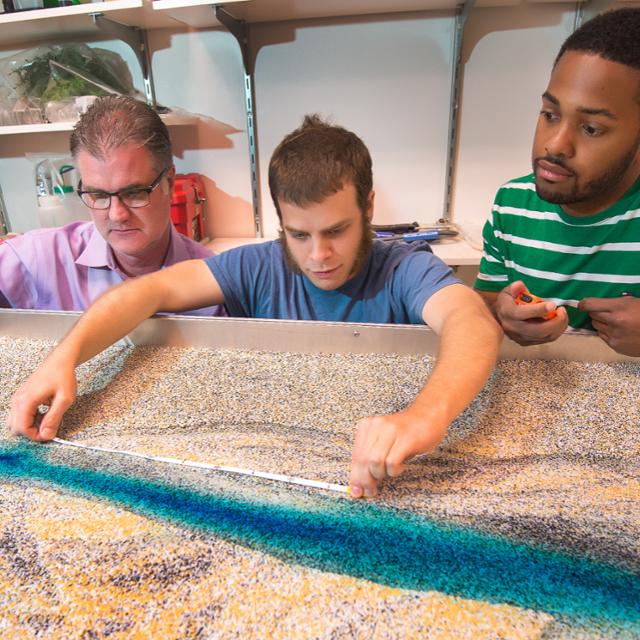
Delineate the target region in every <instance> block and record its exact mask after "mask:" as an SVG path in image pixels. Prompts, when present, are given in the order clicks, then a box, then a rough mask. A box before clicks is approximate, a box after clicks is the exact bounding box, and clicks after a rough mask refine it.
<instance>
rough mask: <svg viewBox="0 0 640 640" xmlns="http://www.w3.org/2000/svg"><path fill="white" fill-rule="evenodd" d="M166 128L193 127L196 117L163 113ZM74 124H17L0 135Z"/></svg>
mask: <svg viewBox="0 0 640 640" xmlns="http://www.w3.org/2000/svg"><path fill="white" fill-rule="evenodd" d="M160 117H161V118H162V120H163V122H164V123H165V124H166V125H167V127H178V126H185V125H193V124H196V123H197V122H198V117H197V116H194V115H191V114H187V113H183V112H181V113H165V114H162V115H161V116H160ZM75 124H76V123H75V122H51V123H46V124H18V125H5V126H0V135H15V134H23V133H55V132H56V131H71V130H72V129H73V127H74V126H75Z"/></svg>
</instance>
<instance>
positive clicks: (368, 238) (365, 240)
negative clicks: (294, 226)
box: [278, 214, 373, 280]
mask: <svg viewBox="0 0 640 640" xmlns="http://www.w3.org/2000/svg"><path fill="white" fill-rule="evenodd" d="M278 235H279V237H280V243H281V244H282V251H283V253H284V259H285V262H286V264H287V267H288V268H289V269H290V270H291V271H293V273H298V274H300V275H304V274H303V273H302V269H301V268H300V267H299V265H298V263H297V262H296V260H295V258H294V257H293V255H292V254H291V251H289V245H288V244H287V236H286V234H285V233H284V231H283V230H282V229H280V231H279V232H278ZM372 246H373V229H372V228H371V220H369V218H368V216H366V215H364V214H363V215H362V237H361V238H360V245H359V246H358V251H357V254H356V259H355V262H354V263H353V268H352V269H351V273H350V274H349V278H348V279H349V280H350V279H351V278H353V276H355V275H356V274H357V273H359V272H360V270H361V269H362V267H363V266H364V264H365V262H366V261H367V260H368V259H369V255H370V254H371V248H372Z"/></svg>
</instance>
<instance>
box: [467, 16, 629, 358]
mask: <svg viewBox="0 0 640 640" xmlns="http://www.w3.org/2000/svg"><path fill="white" fill-rule="evenodd" d="M532 161H533V173H532V174H530V175H528V176H525V177H523V178H518V179H516V180H512V181H511V182H509V183H507V184H505V185H503V186H502V187H501V188H500V190H499V191H498V194H497V196H496V199H495V203H494V206H493V210H492V215H491V218H490V220H489V221H488V222H487V223H486V225H485V228H484V234H483V235H484V254H483V258H482V262H481V264H480V272H479V274H478V279H477V281H476V284H475V287H476V289H477V290H478V292H479V293H480V295H481V296H482V297H483V298H484V300H485V301H486V302H487V304H488V305H489V306H490V307H491V309H492V310H493V312H494V314H495V315H496V317H497V319H498V321H499V322H500V324H501V325H502V327H503V329H504V331H505V333H506V334H507V335H508V336H509V337H510V338H512V339H513V340H515V341H516V342H518V343H519V344H522V345H529V344H540V343H543V342H550V341H552V340H555V339H556V338H558V337H559V336H560V335H561V334H562V333H563V332H564V331H565V330H566V329H567V327H568V326H569V327H572V328H576V329H591V330H594V331H596V332H597V333H598V335H599V336H600V337H601V338H602V339H603V340H604V341H605V342H606V343H607V344H609V346H610V347H612V348H613V349H615V350H616V351H618V352H620V353H624V354H628V355H635V356H640V255H639V254H638V251H639V250H640V178H639V176H640V9H622V10H618V11H612V12H609V13H605V14H602V15H600V16H598V17H596V18H594V19H593V20H590V21H589V22H587V23H585V24H584V25H583V26H582V27H581V28H580V29H578V30H577V31H576V32H575V33H574V34H572V35H571V36H570V37H569V38H568V39H567V40H566V41H565V43H564V44H563V46H562V48H561V49H560V53H559V54H558V57H557V58H556V61H555V63H554V67H553V70H552V73H551V78H550V81H549V85H548V87H547V89H546V91H545V92H544V93H543V94H542V109H541V111H540V116H539V119H538V125H537V128H536V132H535V137H534V142H533V153H532ZM525 290H529V291H530V292H532V293H534V294H535V295H537V296H540V297H542V298H545V301H544V302H540V303H537V304H529V305H518V304H516V302H515V298H516V297H517V296H518V295H519V294H520V293H522V292H523V291H525ZM555 309H557V314H556V315H555V317H553V318H552V319H545V318H544V316H545V315H546V314H548V313H549V312H550V311H553V310H555Z"/></svg>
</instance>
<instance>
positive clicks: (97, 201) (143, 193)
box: [77, 167, 168, 209]
mask: <svg viewBox="0 0 640 640" xmlns="http://www.w3.org/2000/svg"><path fill="white" fill-rule="evenodd" d="M167 169H168V167H165V168H164V169H163V170H162V171H161V172H160V173H159V174H158V177H157V178H156V179H155V180H154V181H153V182H152V183H151V184H150V185H149V186H148V187H132V188H130V189H122V191H112V192H111V193H109V192H108V191H85V190H84V189H83V188H82V182H80V184H79V185H78V189H77V192H78V195H79V196H80V199H81V200H82V202H84V203H85V204H86V205H87V207H89V208H90V209H108V208H109V207H110V206H111V198H113V197H114V196H115V197H116V198H118V199H119V200H120V202H122V204H123V205H125V206H126V207H130V208H131V209H139V208H140V207H146V206H147V205H148V204H149V198H150V197H151V194H152V192H153V191H154V189H156V187H157V186H158V185H159V184H160V181H161V180H162V177H163V176H164V174H165V173H166V172H167Z"/></svg>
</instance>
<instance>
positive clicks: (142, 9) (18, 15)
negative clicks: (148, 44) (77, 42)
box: [0, 0, 213, 49]
mask: <svg viewBox="0 0 640 640" xmlns="http://www.w3.org/2000/svg"><path fill="white" fill-rule="evenodd" d="M93 13H102V14H104V15H105V16H106V17H108V18H110V19H111V20H115V21H116V22H119V23H120V24H124V25H128V26H134V27H142V28H146V29H160V28H164V27H174V28H175V27H179V26H180V23H178V22H176V21H175V20H174V19H173V18H172V17H171V16H170V15H169V14H167V13H164V12H162V11H154V9H153V6H152V2H151V0H107V1H105V2H92V3H89V4H78V5H73V6H71V7H57V8H52V9H34V10H32V11H18V12H15V13H3V14H0V46H1V47H3V48H10V47H11V46H12V45H13V46H15V47H16V48H22V49H23V48H25V47H26V46H28V45H29V44H30V43H33V42H38V41H43V40H57V39H60V38H69V37H77V38H83V39H84V38H85V37H86V36H92V37H95V35H96V34H98V33H99V31H98V29H97V27H95V25H94V23H93V19H92V17H91V14H93ZM212 13H213V10H212Z"/></svg>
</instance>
